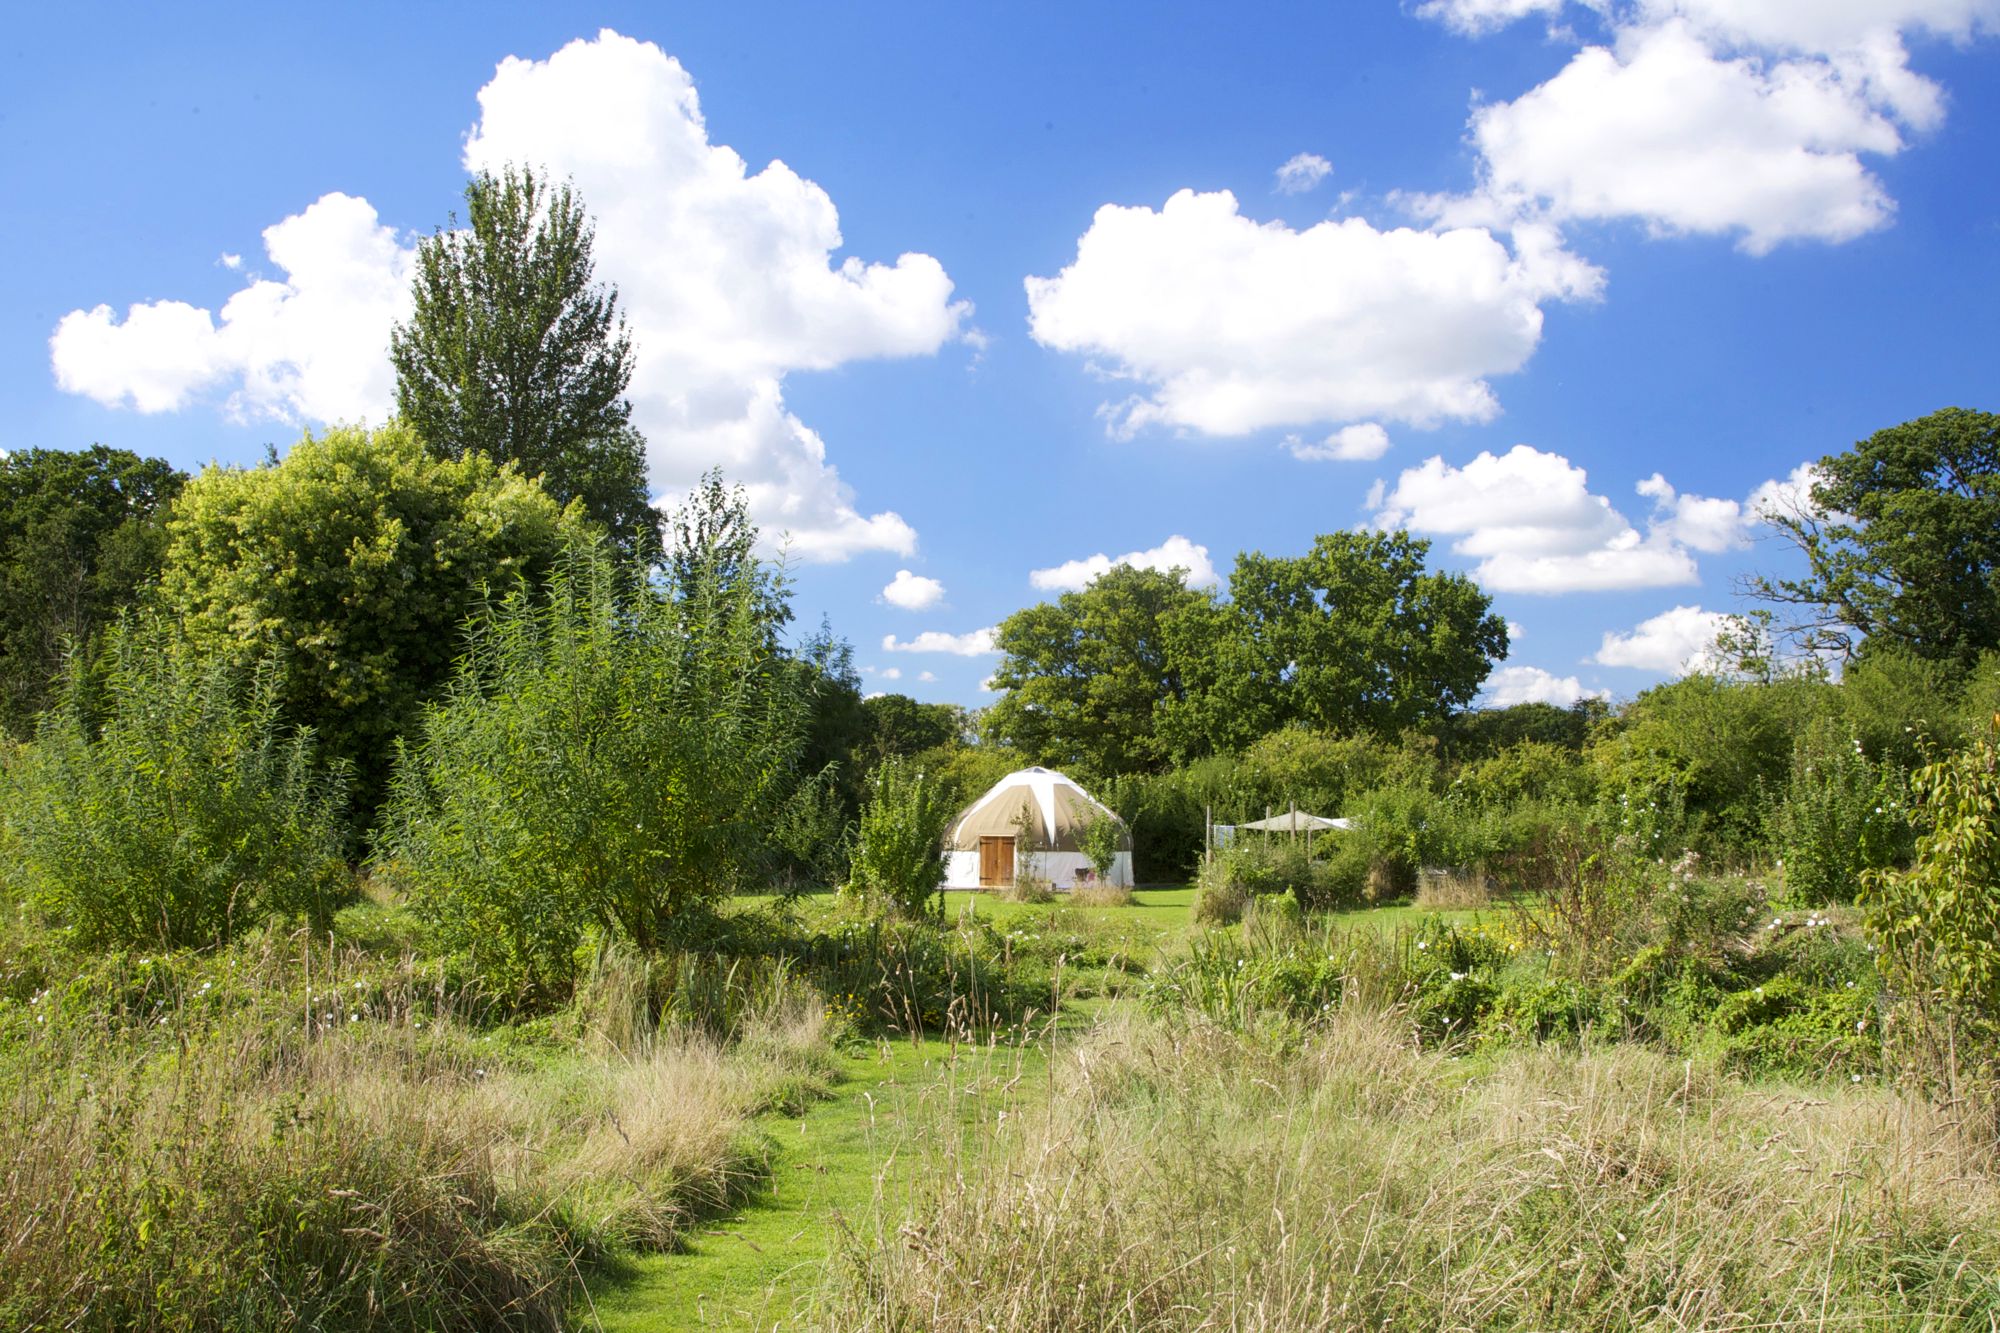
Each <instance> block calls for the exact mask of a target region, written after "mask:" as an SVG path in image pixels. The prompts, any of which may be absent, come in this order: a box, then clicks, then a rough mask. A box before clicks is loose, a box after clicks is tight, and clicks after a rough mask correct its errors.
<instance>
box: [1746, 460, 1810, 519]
mask: <svg viewBox="0 0 2000 1333" xmlns="http://www.w3.org/2000/svg"><path fill="white" fill-rule="evenodd" d="M1820 479H1821V478H1820V470H1819V468H1818V467H1816V466H1815V465H1814V464H1811V463H1801V464H1799V465H1798V466H1797V467H1795V468H1793V469H1792V470H1791V473H1790V475H1788V476H1784V477H1774V478H1772V479H1771V480H1770V481H1767V482H1765V483H1764V484H1763V485H1761V486H1759V487H1758V488H1757V489H1756V490H1754V491H1752V492H1750V498H1749V499H1748V500H1746V501H1745V502H1744V505H1743V508H1744V511H1745V513H1746V514H1747V515H1748V516H1749V519H1750V521H1751V522H1753V523H1755V522H1769V521H1770V519H1771V517H1772V516H1773V515H1776V516H1781V517H1805V516H1809V515H1814V514H1817V513H1818V512H1819V506H1818V505H1816V504H1814V503H1813V498H1812V488H1813V487H1814V486H1815V485H1816V484H1818V482H1819V481H1820Z"/></svg>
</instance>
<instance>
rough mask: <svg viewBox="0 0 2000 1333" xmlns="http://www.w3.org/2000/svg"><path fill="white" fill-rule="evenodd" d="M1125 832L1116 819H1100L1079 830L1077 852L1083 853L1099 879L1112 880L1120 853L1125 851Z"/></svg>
mask: <svg viewBox="0 0 2000 1333" xmlns="http://www.w3.org/2000/svg"><path fill="white" fill-rule="evenodd" d="M1124 842H1125V830H1124V828H1123V827H1122V826H1121V825H1120V824H1119V821H1118V820H1117V819H1115V818H1105V817H1099V818H1097V819H1093V820H1091V821H1090V822H1089V823H1087V824H1085V825H1084V826H1083V827H1082V828H1080V829H1078V830H1077V834H1076V845H1077V850H1078V851H1080V852H1082V853H1083V855H1084V857H1085V859H1087V860H1088V861H1089V862H1090V864H1091V868H1092V869H1094V870H1095V871H1096V872H1097V877H1098V878H1099V879H1110V878H1111V868H1112V866H1113V865H1115V864H1117V861H1118V853H1119V852H1121V851H1123V850H1124V846H1123V844H1124Z"/></svg>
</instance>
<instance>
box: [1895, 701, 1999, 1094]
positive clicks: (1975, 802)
mask: <svg viewBox="0 0 2000 1333" xmlns="http://www.w3.org/2000/svg"><path fill="white" fill-rule="evenodd" d="M1994 721H1995V729H1996V732H2000V716H1996V717H1995V719H1994ZM1995 740H1996V738H1995V735H1994V734H1992V733H1989V734H1988V735H1987V736H1985V737H1983V738H1981V739H1979V740H1977V741H1975V742H1974V743H1973V744H1972V745H1970V746H1968V747H1967V748H1966V749H1965V750H1963V751H1960V752H1959V753H1957V754H1953V755H1950V756H1947V757H1945V758H1943V759H1940V760H1939V761H1938V762H1936V763H1933V764H1929V765H1927V766H1925V767H1924V768H1922V769H1919V770H1918V771H1917V773H1916V774H1915V775H1914V776H1913V777H1912V779H1911V783H1910V785H1911V788H1912V790H1913V791H1914V793H1915V796H1916V805H1917V816H1918V826H1919V827H1920V828H1921V829H1922V830H1923V832H1922V833H1921V834H1920V835H1919V836H1918V838H1917V845H1916V861H1915V864H1914V865H1912V866H1911V868H1910V869H1909V870H1908V871H1907V872H1905V873H1902V874H1897V873H1895V872H1892V871H1881V870H1878V871H1871V872H1869V873H1867V874H1866V875H1864V876H1863V880H1862V883H1863V894H1862V902H1863V904H1864V905H1865V907H1866V911H1867V921H1868V926H1869V928H1870V929H1871V930H1872V931H1873V932H1874V933H1875V935H1876V937H1877V938H1878V939H1880V940H1881V942H1882V957H1883V964H1884V967H1885V969H1886V970H1887V971H1888V972H1889V974H1890V977H1891V979H1892V981H1893V982H1894V983H1895V984H1896V986H1897V987H1898V989H1899V990H1901V991H1902V992H1903V993H1904V995H1905V998H1906V1004H1907V1005H1908V1007H1909V1009H1910V1013H1909V1014H1908V1018H1909V1020H1910V1024H1909V1026H1910V1029H1911V1035H1912V1036H1913V1037H1914V1038H1915V1039H1916V1040H1917V1041H1918V1042H1919V1044H1920V1045H1924V1046H1928V1047H1930V1049H1929V1050H1928V1051H1925V1052H1921V1054H1924V1055H1925V1056H1926V1057H1927V1063H1929V1064H1930V1065H1931V1066H1932V1069H1935V1068H1936V1067H1937V1065H1939V1064H1946V1065H1947V1069H1946V1071H1945V1072H1947V1073H1955V1072H1956V1071H1955V1069H1952V1068H1949V1066H1950V1065H1955V1064H1956V1063H1957V1061H1958V1059H1959V1058H1960V1056H1959V1044H1960V1042H1964V1043H1965V1045H1966V1047H1967V1049H1968V1051H1970V1050H1973V1049H1977V1046H1978V1045H1984V1046H1985V1047H1986V1052H1985V1053H1986V1054H1987V1055H1988V1056H1991V1055H1992V1054H1994V1045H1993V1043H1994V1041H1995V1036H1996V1031H2000V746H1996V743H1995ZM1924 1072H1926V1073H1929V1072H1932V1070H1930V1069H1927V1070H1925V1071H1924Z"/></svg>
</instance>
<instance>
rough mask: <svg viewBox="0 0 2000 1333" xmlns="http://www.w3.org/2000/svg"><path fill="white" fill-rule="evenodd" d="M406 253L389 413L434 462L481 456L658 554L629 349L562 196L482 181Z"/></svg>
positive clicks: (576, 203)
mask: <svg viewBox="0 0 2000 1333" xmlns="http://www.w3.org/2000/svg"><path fill="white" fill-rule="evenodd" d="M465 202H466V213H467V220H466V222H467V225H466V226H465V228H464V229H460V228H459V227H458V225H457V218H456V217H454V218H453V219H452V225H451V227H449V228H448V229H440V230H439V231H438V232H437V234H436V235H434V236H432V237H431V238H430V239H429V240H426V241H424V242H423V243H422V244H421V245H420V246H419V247H418V249H417V277H416V290H415V296H416V308H415V310H414V311H413V312H412V314H411V316H410V322H409V323H408V324H401V325H398V326H397V327H396V328H395V329H394V330H393V331H392V332H391V333H390V338H389V356H390V359H391V361H393V362H394V364H395V367H396V410H397V412H398V413H400V414H401V416H402V418H403V420H404V422H405V423H407V424H408V425H410V426H411V427H413V428H414V429H415V430H416V432H417V434H418V435H419V436H421V437H422V439H423V440H424V443H425V444H426V445H427V446H428V447H429V448H430V449H431V450H432V451H433V452H434V453H435V454H437V455H438V456H439V457H441V458H448V459H462V458H466V457H469V456H470V455H472V454H476V453H483V454H486V455H488V456H489V457H492V458H494V459H497V460H500V461H503V462H513V463H516V464H518V465H519V467H520V469H521V472H522V473H523V475H525V476H529V477H539V478H541V481H542V485H543V488H544V489H546V490H547V491H548V492H549V494H551V495H553V496H555V497H556V499H557V500H559V501H561V502H563V503H565V504H567V503H568V502H569V501H571V500H580V501H582V503H583V510H584V513H585V514H587V515H588V516H589V517H590V518H592V519H593V520H595V521H596V522H597V523H599V524H601V525H602V526H603V527H604V529H605V531H606V532H608V533H609V534H610V535H611V539H612V540H613V542H614V543H616V544H617V545H618V547H619V548H620V549H621V550H623V551H625V552H626V553H628V554H635V555H638V556H640V557H642V558H645V559H651V558H653V557H655V556H656V555H657V554H658V553H659V549H660V532H659V513H658V511H657V510H655V509H654V508H653V506H652V505H651V504H650V503H649V502H648V500H647V494H646V454H645V441H644V440H643V439H642V438H641V437H640V435H639V433H638V432H637V431H635V430H633V429H632V426H631V417H632V405H631V403H630V402H629V401H628V400H627V399H626V397H625V390H626V388H627V386H628V385H630V383H631V380H632V340H631V338H630V336H629V335H628V334H627V333H626V330H625V322H624V319H623V318H622V317H621V316H620V315H619V313H618V295H617V293H616V292H615V291H614V290H612V289H609V288H607V287H604V286H601V285H597V284H595V283H593V282H592V276H593V271H594V270H593V261H592V259H591V247H592V244H593V241H594V233H593V230H592V228H591V225H590V219H589V217H588V215H587V214H586V213H585V211H584V206H583V202H582V201H581V200H580V199H578V198H577V196H576V193H575V191H574V190H572V189H571V188H570V187H569V186H568V185H567V184H564V185H553V186H552V185H551V184H550V183H549V182H548V181H547V180H545V179H543V178H540V177H538V176H536V174H535V173H534V172H533V171H532V170H529V169H519V170H517V169H515V168H513V167H508V168H506V169H505V170H504V171H502V172H501V173H500V174H499V175H498V176H495V175H493V174H492V173H490V172H482V173H480V174H479V175H478V176H476V177H475V178H473V180H472V181H471V183H470V184H468V185H467V186H466V187H465Z"/></svg>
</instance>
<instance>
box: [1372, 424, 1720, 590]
mask: <svg viewBox="0 0 2000 1333" xmlns="http://www.w3.org/2000/svg"><path fill="white" fill-rule="evenodd" d="M1588 481H1589V478H1588V476H1587V475H1586V474H1585V472H1584V470H1583V469H1582V468H1580V467H1577V466H1575V465H1574V464H1572V463H1571V462H1570V461H1569V460H1568V459H1567V458H1564V457H1563V456H1562V455H1560V454H1554V453H1544V452H1542V451H1541V450H1539V449H1534V448H1531V447H1529V446H1528V445H1525V444H1517V445H1515V446H1514V447H1513V448H1512V449H1510V450H1508V451H1507V452H1506V453H1505V454H1500V455H1495V454H1491V453H1481V454H1479V455H1478V456H1477V457H1476V458H1474V459H1473V460H1472V461H1471V462H1469V463H1467V464H1466V465H1465V466H1464V467H1462V468H1460V467H1452V466H1450V465H1449V464H1447V463H1446V462H1445V461H1444V460H1443V459H1442V458H1435V457H1434V458H1430V459H1427V460H1425V461H1424V462H1423V463H1421V464H1419V465H1418V466H1416V467H1413V468H1409V469H1406V470H1405V471H1404V472H1403V474H1402V476H1401V477H1399V478H1398V479H1397V482H1396V486H1395V489H1394V490H1392V491H1390V492H1389V493H1388V494H1387V495H1386V496H1383V497H1382V498H1381V500H1380V502H1379V503H1378V504H1377V506H1376V508H1377V510H1378V512H1377V514H1376V516H1375V524H1376V526H1377V527H1381V528H1409V529H1410V530H1411V531H1413V532H1423V533H1435V534H1439V535H1443V536H1451V537H1456V538H1457V539H1458V540H1457V541H1456V542H1454V543H1453V545H1452V549H1453V550H1454V551H1457V552H1458V553H1459V554H1461V555H1469V556H1477V557H1479V558H1480V564H1479V567H1478V570H1477V576H1478V578H1479V580H1480V582H1481V583H1483V584H1485V585H1486V586H1487V587H1488V588H1491V589H1493V590H1495V591H1499V592H1533V593H1557V592H1583V591H1598V590H1605V589H1614V588H1652V587H1661V586H1666V585H1671V584H1676V583H1692V582H1694V581H1695V578H1696V569H1695V562H1694V558H1693V557H1692V556H1691V555H1689V554H1688V552H1687V551H1686V550H1685V549H1683V548H1682V547H1681V546H1679V545H1678V544H1677V543H1675V542H1674V541H1672V540H1671V539H1670V538H1668V537H1664V536H1656V537H1644V536H1641V535H1640V533H1639V531H1638V530H1637V529H1636V528H1634V527H1633V526H1632V524H1631V523H1630V522H1628V521H1627V520H1626V518H1625V516H1624V515H1622V514H1620V513H1619V512H1618V511H1617V510H1616V509H1613V508H1612V507H1611V502H1610V501H1609V500H1607V499H1605V498H1604V497H1603V496H1601V495H1593V494H1592V493H1591V492H1590V488H1589V485H1588Z"/></svg>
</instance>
